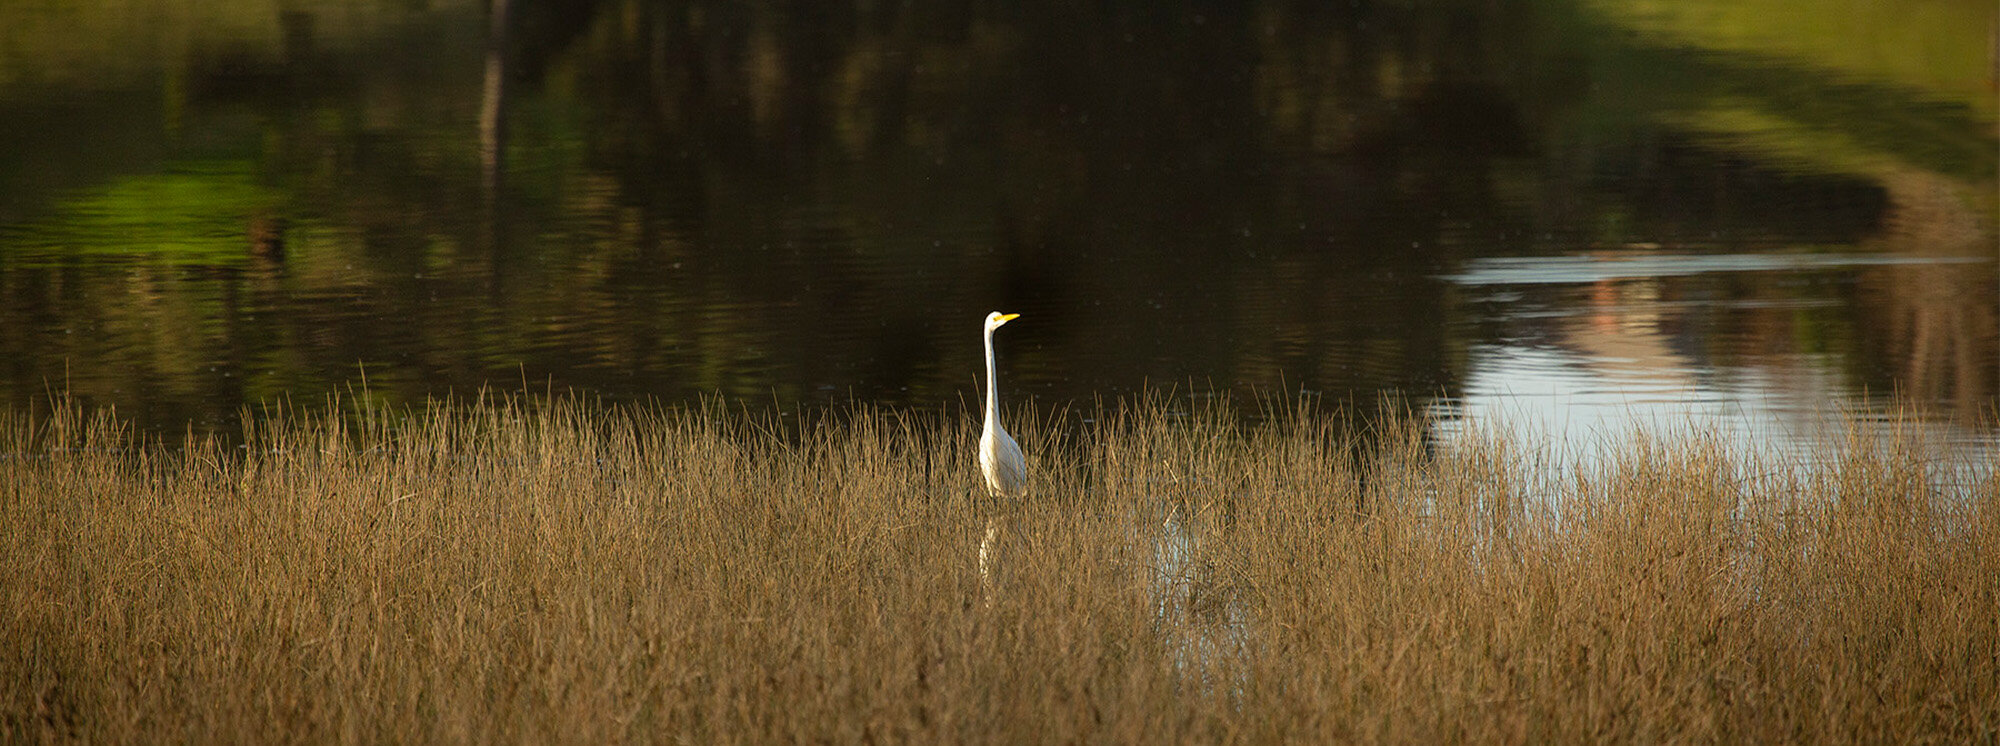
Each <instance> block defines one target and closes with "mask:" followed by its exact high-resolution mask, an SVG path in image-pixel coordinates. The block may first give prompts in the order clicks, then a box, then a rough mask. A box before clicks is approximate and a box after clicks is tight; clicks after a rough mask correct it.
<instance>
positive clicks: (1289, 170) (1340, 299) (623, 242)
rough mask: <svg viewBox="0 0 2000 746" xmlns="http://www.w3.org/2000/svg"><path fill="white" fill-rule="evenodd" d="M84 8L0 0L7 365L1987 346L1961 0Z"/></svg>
mask: <svg viewBox="0 0 2000 746" xmlns="http://www.w3.org/2000/svg"><path fill="white" fill-rule="evenodd" d="M112 5H114V6H115V9H91V8H80V9H79V8H69V7H67V6H66V5H65V4H51V3H26V4H18V3H17V4H7V5H5V6H4V7H0V41H4V44H0V55H4V56H0V138H4V142H7V143H8V145H7V146H6V150H5V152H4V154H0V330H4V331H0V394H4V397H5V399H6V401H7V403H8V404H9V405H11V406H13V407H16V408H25V407H29V406H33V403H34V402H36V401H41V400H43V399H44V398H45V397H46V396H47V392H48V391H50V390H51V389H52V388H62V387H67V388H68V389H69V390H70V391H71V392H73V393H74V394H76V395H77V396H79V397H80V398H82V399H83V400H85V401H87V402H90V403H95V404H115V405H116V406H118V407H119V408H120V410H121V411H122V412H124V413H126V414H129V415H132V416H135V417H138V418H139V419H140V420H142V421H143V422H144V423H145V424H146V425H147V426H148V427H154V428H162V429H178V428H180V427H183V426H185V425H186V424H188V423H192V424H194V425H195V426H196V427H197V428H211V427H213V428H228V427H230V423H231V422H232V420H233V418H234V417H235V416H236V412H237V410H238V408H239V407H241V406H243V405H245V404H253V403H256V402H258V401H267V400H272V399H277V398H285V397H291V398H294V399H303V400H306V401H317V400H318V399H319V398H320V397H323V396H324V395H325V394H326V393H327V392H329V391H332V390H335V389H336V388H345V387H349V386H352V387H355V388H360V387H361V386H362V379H363V377H364V375H365V378H366V391H367V393H368V394H369V395H370V396H373V397H375V398H378V399H381V400H385V401H389V402H412V401H420V400H422V399H423V398H424V397H426V396H434V395H441V394H445V393H449V392H461V393H462V392H467V391H471V390H474V389H477V388H478V387H480V386H484V385H493V386H498V387H501V388H507V389H519V388H521V387H522V386H523V385H526V386H528V387H529V388H533V389H535V390H538V391H539V390H542V389H543V388H544V387H553V388H555V389H556V390H564V389H576V390H581V391H586V392H590V393H594V394H598V395H601V396H603V397H605V398H607V399H611V400H633V399H645V398H657V399H660V400H664V401H668V402H675V401H685V400H690V399H692V398H695V397H697V396H700V395H703V394H712V393H715V394H723V395H727V396H730V397H740V398H744V399H748V400H750V401H753V402H775V403H777V404H780V405H783V406H786V407H792V406H816V405H819V404H823V403H829V402H845V401H848V400H849V399H850V398H852V399H862V400H870V401H878V402H885V403H893V404H908V405H920V406H929V405H935V404H938V403H941V402H948V403H956V402H960V401H967V402H969V401H971V400H973V398H974V397H975V396H976V394H975V393H974V392H975V389H974V385H975V375H976V371H977V370H978V369H979V367H980V366H981V352H980V347H979V335H978V332H979V327H978V323H979V321H980V319H981V318H982V317H983V316H984V315H985V313H986V312H987V311H989V310H994V309H1000V310H1006V311H1015V312H1020V313H1021V314H1023V316H1022V318H1021V319H1020V320H1018V321H1016V322H1014V323H1013V324H1010V325H1009V326H1008V327H1006V328H1005V329H1004V330H1002V332H1001V334H1000V347H1001V355H1002V360H1001V370H1002V379H1003V380H1002V391H1003V393H1004V394H1005V395H1006V396H1008V397H1010V398H1012V399H1013V400H1020V399H1021V398H1023V397H1033V398H1034V399H1036V400H1037V401H1040V402H1045V403H1049V402H1073V401H1086V402H1087V401H1088V400H1090V399H1091V398H1093V397H1116V396H1119V395H1124V394H1128V393H1131V392H1134V391H1137V390H1139V389H1141V388H1143V387H1147V386H1155V387H1161V386H1179V387H1180V388H1181V390H1183V391H1188V390H1194V391H1213V390H1231V391H1252V390H1257V391H1264V392H1273V391H1291V392H1294V393H1296V392H1298V391H1300V390H1303V391H1304V392H1306V393H1308V394H1310V395H1318V396H1324V397H1327V398H1329V399H1348V398H1352V399H1357V400H1363V401H1366V400H1368V399H1370V398H1372V397H1374V396H1376V395H1377V394H1379V393H1382V392H1388V391H1400V392H1404V393H1405V394H1408V395H1409V396H1411V397H1413V398H1415V399H1416V400H1417V401H1418V402H1420V403H1431V404H1433V405H1434V406H1435V407H1436V408H1437V411H1440V412H1447V413H1456V412H1479V411H1488V410H1501V409H1507V408H1520V409H1525V410H1528V411H1534V412H1541V413H1542V414H1544V415H1549V416H1554V417H1556V418H1558V419H1561V420H1565V421H1570V422H1578V423H1583V424H1584V425H1585V426H1589V427H1596V426H1600V425H1607V423H1608V424H1609V425H1610V426H1615V424H1616V423H1618V422H1620V421H1621V418H1625V417H1628V416H1629V414H1628V413H1629V412H1631V411H1634V410H1636V411H1639V412H1642V413H1654V414H1666V415H1673V414H1688V413H1692V414H1697V415H1706V414H1717V413H1720V414H1719V416H1723V417H1725V418H1743V417H1748V418H1751V419H1760V418H1763V419H1768V418H1773V417H1775V418H1778V419H1780V420H1782V419H1783V418H1785V417H1786V416H1788V413H1795V412H1801V411H1806V410H1810V409H1814V408H1819V407H1824V406H1826V405H1827V404H1828V403H1829V402H1833V403H1839V402H1853V403H1857V404H1858V405H1860V406H1867V402H1868V401H1869V399H1868V397H1870V396H1873V395H1880V394H1887V393H1892V392H1895V393H1901V394H1905V395H1907V396H1909V397H1910V398H1912V399H1913V400H1915V401H1917V402H1920V404H1921V406H1922V407H1923V408H1924V410H1925V411H1926V412H1928V413H1931V414H1932V415H1934V416H1935V417H1936V418H1938V419H1940V420H1942V421H1947V422H1966V423H1974V422H1977V421H1978V420H1979V418H1980V417H1981V416H1982V413H1983V412H1989V411H1990V410H1991V409H1992V407H1993V406H1994V404H1995V396H1996V381H2000V332H1996V318H1997V317H2000V291H1996V281H1995V278H1996V275H2000V267H1996V262H1995V259H1996V249H1995V240H1994V232H1993V225H1994V222H1995V215H1994V206H1995V203H1996V188H1995V170H1996V155H1995V154H1996V141H1995V125H1994V121H1995V117H1994V113H1995V103H1994V94H1993V91H1994V81H1995V73H1994V70H1995V68H1994V63H1993V60H1994V56H1993V48H1992V46H1991V44H1992V41H1991V39H1992V38H1994V36H1993V34H1992V33H1991V32H1990V31H1989V29H1991V28H1993V23H1994V21H1993V14H1994V11H1993V9H1992V8H1991V7H1990V6H1991V4H1990V3H1986V2H1974V3H1936V4H1932V5H1930V6H1926V9H1925V11H1924V12H1904V11H1902V10H1900V9H1901V8H1902V7H1903V6H1902V4H1898V3H1891V2H1881V3H1873V4H1870V3H1857V4H1850V5H1852V7H1847V6H1843V7H1844V8H1845V10H1846V12H1851V13H1852V14H1853V16H1852V19H1851V22H1841V23H1835V22H1831V21H1825V22H1800V21H1799V20H1798V19H1799V18H1800V17H1801V13H1802V12H1803V11H1809V10H1810V8H1803V9H1802V7H1800V6H1801V3H1799V2H1794V1H1792V0H1765V1H1763V2H1750V3H1729V4H1719V3H1715V4H1711V3H1699V2H1692V3H1688V4H1685V5H1672V4H1666V5H1663V4H1657V3H1648V2H1636V1H1635V2H1617V1H1615V0H1601V1H1597V2H1585V1H1583V0H1573V1H1569V2H1559V1H1555V0H1549V1H1537V2H1528V1H1515V2H1509V1H1506V0H1502V1H1500V2H1489V1H1487V0H1480V1H1479V2H1471V1H1467V2H1440V3H1403V2H1361V1H1356V2H1345V1H1343V2H1336V3H1331V4H1322V3H1304V2H1249V3H1240V4H1231V3H1189V2H1179V3H1176V2H1169V3H1156V2H1130V3H1119V2H1112V3H1095V4H1085V5H1082V6H1079V5H1078V4H1072V3H1039V2H1030V3H1021V4H986V3H966V4H951V3H946V4H935V5H933V4H910V5H905V4H899V3H871V2H862V3H851V4H828V3H819V2H796V3H768V4H756V3H733V2H732V3H714V4H709V3H693V4H683V3H648V2H638V1H636V0H635V1H632V2H611V1H603V2H575V3H565V4H560V8H556V7H552V6H550V5H545V4H541V3H528V2H523V1H522V0H514V2H512V3H511V5H510V6H509V7H507V8H505V13H504V14H503V15H502V16H501V17H500V19H499V21H498V22H497V23H495V22H493V18H492V15H491V14H490V13H489V11H488V8H487V6H486V3H485V2H453V1H452V0H433V1H431V2H424V1H423V0H412V1H410V2H374V1H366V2H354V3H333V2H305V1H297V2H278V1H277V0H272V2H269V3H259V2H241V3H228V4H223V5H226V6H228V7H224V8H205V7H193V6H196V5H199V4H188V3H166V2H161V3H148V2H143V1H142V2H134V3H120V4H112ZM836 6H837V7H836ZM1808 15H1811V14H1808ZM1908 39H1922V40H1924V43H1923V44H1921V45H1919V44H1910V43H1908V42H1907V40H1908ZM1981 427H1982V426H1979V425H1976V424H1975V425H1973V430H1972V432H1987V431H1985V430H1981V429H1980V428H1981Z"/></svg>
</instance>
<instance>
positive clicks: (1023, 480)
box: [979, 311, 1028, 498]
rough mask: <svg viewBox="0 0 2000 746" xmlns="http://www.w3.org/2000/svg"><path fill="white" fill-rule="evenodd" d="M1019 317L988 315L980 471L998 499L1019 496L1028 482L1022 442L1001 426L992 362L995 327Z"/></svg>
mask: <svg viewBox="0 0 2000 746" xmlns="http://www.w3.org/2000/svg"><path fill="white" fill-rule="evenodd" d="M1020 316H1021V314H1018V313H1001V312H999V311H994V312H992V313H989V314H986V429H985V430H983V431H981V432H980V434H979V471H981V472H983V473H984V474H985V475H986V494H988V495H992V496H993V497H998V498H1010V497H1019V496H1020V495H1021V490H1022V489H1023V488H1024V487H1026V486H1027V483H1028V462H1027V461H1025V460H1023V459H1022V458H1021V445H1020V444H1019V443H1015V442H1014V438H1013V436H1010V435H1008V434H1007V428H1004V427H1001V426H1000V385H999V381H998V379H997V378H995V374H994V370H995V366H994V362H993V330H995V329H998V328H1000V325H1002V324H1005V323H1007V322H1009V321H1013V320H1014V319H1017V318H1020Z"/></svg>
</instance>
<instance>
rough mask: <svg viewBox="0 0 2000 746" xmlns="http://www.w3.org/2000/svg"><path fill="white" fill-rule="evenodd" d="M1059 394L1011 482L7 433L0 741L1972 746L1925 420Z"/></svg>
mask: <svg viewBox="0 0 2000 746" xmlns="http://www.w3.org/2000/svg"><path fill="white" fill-rule="evenodd" d="M1181 404H1182V405H1184V404H1185V403H1184V402H1182V403H1181ZM1091 414H1092V416H1091V417H1089V418H1087V422H1086V424H1080V425H1079V424H1074V423H1077V422H1080V421H1085V419H1086V418H1082V417H1075V416H1064V415H1059V414H1054V413H1047V412H1044V413H1034V412H1022V413H1019V416H1018V417H1016V418H1014V419H1013V420H1010V422H1019V423H1021V424H1020V425H1019V426H1018V427H1017V429H1018V430H1020V435H1021V436H1022V440H1023V442H1024V445H1025V446H1027V448H1028V452H1029V454H1030V459H1031V468H1032V469H1033V480H1034V482H1033V486H1032V490H1033V493H1032V497H1031V498H1029V499H1027V500H1025V501H1022V502H1020V503H1018V504H1009V505H997V504H992V503H990V502H987V501H986V500H985V498H983V497H981V492H980V490H979V482H978V480H979V476H978V474H977V471H976V467H975V466H974V465H973V464H974V461H973V458H972V456H971V454H972V449H973V445H974V442H975V439H976V437H977V435H976V432H975V431H974V425H973V423H972V421H971V418H969V417H966V416H964V415H962V414H959V413H953V412H941V411H940V412H911V411H889V410H877V409H867V408H859V409H856V410H853V411H849V412H844V413H839V414H836V415H830V416H826V417H823V418H820V419H818V420H816V421H809V422H805V423H803V424H802V423H800V422H798V419H799V418H797V417H792V418H780V417H773V416H767V415H756V414H746V413H744V412H742V411H741V410H740V409H739V410H731V409H729V408H728V407H726V406H722V405H717V404H709V405H705V406H698V407H694V408H690V409H687V410H668V409H644V408H619V407H602V406H595V405H588V404H582V403H579V402H576V401H573V400H564V399H558V400H554V401H522V400H517V399H502V400H491V399H486V400H481V401H477V402H471V403H461V404H436V405H432V406H430V407H428V408H425V409H422V410H418V411H385V410H378V409H373V408H367V407H359V408H356V407H353V406H350V405H341V404H338V403H336V404H335V405H333V406H329V407H326V408H324V409H321V410H318V411H317V412H300V411H293V410H289V409H282V408H281V409H276V410H268V411H264V412H261V413H258V414H256V415H255V416H248V417H245V420H246V421H247V422H248V423H250V424H249V425H248V426H247V427H246V431H245V433H244V434H243V437H242V438H241V443H240V445H241V447H236V446H232V445H227V444H225V443H224V442H223V441H220V440H215V439H202V438H193V437H189V438H186V439H182V440H181V441H179V442H174V443H165V444H162V443H148V442H143V439H139V438H135V437H134V436H133V434H132V433H131V432H130V431H129V430H127V429H126V428H125V427H124V426H123V425H122V424H121V423H120V421H119V420H117V419H116V418H115V417H113V416H111V415H109V414H107V413H102V412H99V413H89V412H80V411H77V410H76V409H74V408H70V407H58V408H57V409H56V411H55V412H54V413H53V414H50V415H45V416H41V417H38V418H31V417H28V416H26V415H22V414H18V413H17V414H13V415H10V416H8V418H7V419H5V420H4V422H0V525H4V526H5V530H4V531H0V739H4V740H7V741H15V742H22V741H30V742H31V741H67V740H78V741H113V742H134V741H136V742H160V741H180V742H201V743H246V742H247V743H277V742H300V741H304V742H370V743H380V742H401V743H522V742H527V743H617V742H631V741H638V742H693V743H730V742H760V743H771V742H802V741H811V742H841V743H852V742H924V743H966V742H1009V743H1040V742H1090V743H1158V742H1259V743H1268V742H1339V741H1362V742H1423V743H1440V742H1466V741H1480V742H1516V743H1522V742H1533V743H1544V742H1604V741H1619V742H1629V741H1644V742H1655V741H1733V742H1806V743H1824V742H1846V741H1889V742H1925V741H1956V742H1966V741H1973V742H1978V741H1984V742H1992V741H1993V740H1995V739H1996V737H2000V735H1996V734H2000V628H1996V624H2000V622H1996V619H2000V487H1996V483H1995V481H1994V480H1993V479H1992V478H1991V477H1990V476H1987V477H1984V478H1983V479H1982V480H1980V481H1978V482H1977V483H1974V484H1971V485H1967V486H1964V487H1963V489H1960V490H1954V491H1949V492H1947V491H1942V490H1941V489H1940V488H1939V487H1938V486H1937V484H1936V480H1930V479H1926V478H1924V476H1923V475H1924V474H1925V468H1926V465H1927V464H1931V463H1934V462H1935V461H1936V459H1938V458H1939V457H1940V456H1939V454H1938V453H1935V452H1933V451H1932V450H1929V449H1928V448H1927V446H1925V444H1923V443H1922V442H1919V441H1916V440H1913V439H1891V440H1889V441H1887V442H1883V441H1879V440H1868V439H1858V440H1857V443H1858V445H1856V446H1855V447H1854V448H1853V449H1851V451H1852V452H1851V454H1850V457H1849V458H1844V459H1842V460H1841V461H1840V462H1839V463H1837V464H1831V465H1826V466H1824V467H1820V468H1815V469H1810V470H1800V469H1771V468H1768V467H1769V465H1768V464H1757V463H1749V461H1752V460H1754V459H1748V457H1742V456H1739V455H1738V454H1735V453H1733V452H1732V450H1731V449H1730V448H1729V447H1727V445H1726V444H1723V443H1720V442H1718V441H1716V440H1713V439H1703V438H1700V437H1690V438H1686V439H1674V440H1650V441H1649V440H1645V439H1638V440H1635V441H1633V442H1632V443H1631V444H1630V445H1629V446H1627V447H1623V448H1621V449H1620V450H1619V451H1618V456H1617V457H1616V458H1614V459H1612V460H1609V461H1606V462H1602V463H1599V464H1596V465H1594V466H1592V467H1590V468H1581V467H1579V468H1577V469H1574V470H1572V471H1570V472H1568V473H1569V474H1570V475H1571V476H1570V477H1568V478H1565V479H1563V480H1560V482H1559V483H1558V482H1557V481H1538V480H1536V479H1534V478H1532V477H1524V476H1523V475H1524V474H1537V473H1548V471H1547V470H1542V469H1522V468H1520V467H1521V466H1522V465H1523V464H1524V463H1532V462H1533V461H1534V460H1535V459H1537V458H1542V456H1540V455H1538V454H1540V453H1541V451H1539V450H1538V448H1540V447H1541V446H1539V445H1538V444H1536V443H1523V442H1517V441H1510V440H1508V439H1507V438H1506V437H1505V436H1497V435H1496V436H1492V437H1481V438H1471V439H1467V440H1465V441H1464V442H1461V443H1459V444H1456V445H1454V446H1453V447H1451V448H1437V447H1434V446H1433V445H1431V444H1430V443H1429V441H1428V440H1427V438H1426V435H1425V428H1424V425H1423V423H1422V422H1421V421H1420V420H1419V419H1417V418H1410V417H1388V418H1367V419H1365V420H1363V419H1357V418H1350V417H1348V416H1346V415H1342V414H1337V413H1322V412H1314V411H1311V410H1303V409H1288V408H1283V407H1280V408H1277V409H1274V410H1272V411H1268V412H1265V415H1266V416H1265V417H1262V418H1258V419H1257V421H1258V422H1260V423H1261V424H1256V425H1245V424H1243V423H1244V420H1243V418H1239V417H1237V416H1236V415H1235V414H1234V413H1233V412H1231V411H1229V409H1228V405H1227V404H1216V405H1211V406H1208V407H1206V408H1205V409H1204V408H1197V410H1196V411H1193V412H1186V411H1177V406H1176V404H1175V403H1173V402H1170V401H1167V400H1163V399H1157V398H1155V399H1149V400H1146V401H1142V402H1138V403H1134V404H1131V405H1129V406H1124V407H1113V408H1105V409H1104V410H1103V411H1098V412H1094V413H1091ZM1364 421H1365V422H1366V423H1367V424H1358V423H1362V422H1364ZM989 519H990V520H997V521H1001V522H1002V523H1003V524H1004V525H1005V526H1006V527H1007V530H1006V532H1005V534H1004V537H1003V540H1002V545H1001V552H1000V555H1001V561H1000V564H999V570H998V571H997V574H998V575H999V577H998V578H996V579H995V582H994V589H993V590H992V591H991V592H990V594H988V593H987V592H985V591H983V590H982V587H981V581H980V579H979V578H978V574H977V570H976V567H975V563H974V558H973V553H974V551H975V549H976V546H977V544H978V541H979V538H980V535H981V531H982V526H983V525H984V523H985V521H987V520H989ZM982 596H986V598H982Z"/></svg>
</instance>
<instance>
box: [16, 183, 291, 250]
mask: <svg viewBox="0 0 2000 746" xmlns="http://www.w3.org/2000/svg"><path fill="white" fill-rule="evenodd" d="M281 199H282V195H281V194H280V193H279V192H277V191H275V190H272V189H269V188H266V187H264V186H263V185H261V184H259V183H258V182H257V164H256V163H255V162H254V161H249V160H227V161H195V162H177V163H173V164H170V165H169V166H168V167H167V168H166V169H165V170H163V171H161V172H159V173H148V174H137V175H132V176H124V177H119V178H117V179H116V180H114V181H113V182H112V183H111V184H110V185H109V186H107V187H105V188H104V189H102V190H99V191H96V192H93V193H87V194H84V195H81V196H77V197H74V198H72V199H68V200H64V201H62V202H61V203H60V204H58V205H57V207H56V208H55V209H54V210H53V213H54V214H53V215H51V216H50V217H48V218H45V219H42V220H37V221H34V222H31V223H28V224H27V225H25V226H20V227H18V228H10V229H9V230H8V231H7V234H8V235H7V240H8V243H9V244H11V245H12V246H13V247H14V248H15V250H16V251H19V250H20V249H31V250H39V251H29V252H22V254H23V256H24V258H26V259H27V261H26V262H24V264H25V265H26V266H32V265H33V264H34V263H35V262H37V261H40V262H54V261H62V260H63V258H64V257H67V256H74V255H92V254H97V255H107V256H118V257H130V258H135V259H144V260H148V261H153V262H163V263H167V264H197V265H210V266H230V265H240V264H243V263H245V262H247V261H248V260H249V258H250V256H251V249H252V248H253V247H252V243H253V241H254V240H255V239H256V236H254V235H251V234H253V233H255V232H257V231H258V230H259V228H258V226H257V225H256V223H257V221H258V220H259V218H260V216H268V215H269V214H270V213H271V212H272V211H273V210H275V209H276V208H277V206H278V205H279V204H280V201H281Z"/></svg>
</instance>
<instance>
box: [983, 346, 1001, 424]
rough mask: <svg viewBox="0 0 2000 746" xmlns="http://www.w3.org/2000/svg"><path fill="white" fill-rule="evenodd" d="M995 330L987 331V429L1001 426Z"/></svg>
mask: <svg viewBox="0 0 2000 746" xmlns="http://www.w3.org/2000/svg"><path fill="white" fill-rule="evenodd" d="M993 371H994V365H993V328H992V327H987V329H986V429H988V430H992V429H994V428H995V427H998V426H999V425H1000V381H999V380H998V379H996V378H994V372H993Z"/></svg>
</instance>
